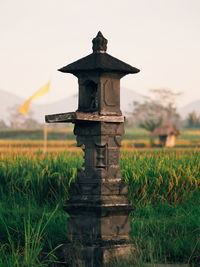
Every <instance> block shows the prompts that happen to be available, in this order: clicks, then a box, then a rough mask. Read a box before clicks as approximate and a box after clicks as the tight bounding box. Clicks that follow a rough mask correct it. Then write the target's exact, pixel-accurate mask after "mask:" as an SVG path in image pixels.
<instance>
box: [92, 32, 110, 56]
mask: <svg viewBox="0 0 200 267" xmlns="http://www.w3.org/2000/svg"><path fill="white" fill-rule="evenodd" d="M92 43H93V47H92V49H93V53H106V50H107V43H108V40H107V39H106V38H104V36H103V34H102V33H101V32H100V31H99V32H98V33H97V36H96V37H95V38H94V39H93V40H92Z"/></svg>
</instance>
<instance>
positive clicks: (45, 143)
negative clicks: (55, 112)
mask: <svg viewBox="0 0 200 267" xmlns="http://www.w3.org/2000/svg"><path fill="white" fill-rule="evenodd" d="M49 88H50V79H49ZM49 88H48V89H49ZM45 107H46V106H45ZM44 111H45V112H44V113H45V114H47V112H46V111H47V110H46V108H44ZM47 142H48V125H47V123H46V122H44V129H43V153H44V154H45V153H46V152H47Z"/></svg>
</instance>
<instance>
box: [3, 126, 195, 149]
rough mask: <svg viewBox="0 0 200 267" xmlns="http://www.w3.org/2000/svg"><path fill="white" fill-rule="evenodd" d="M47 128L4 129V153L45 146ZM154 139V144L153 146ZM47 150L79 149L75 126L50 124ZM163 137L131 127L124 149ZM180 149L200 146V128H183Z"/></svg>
mask: <svg viewBox="0 0 200 267" xmlns="http://www.w3.org/2000/svg"><path fill="white" fill-rule="evenodd" d="M43 139H44V130H43V129H17V130H14V129H9V130H8V129H7V130H3V131H1V132H0V153H7V152H37V151H43V150H44V140H43ZM152 142H153V146H152ZM45 146H46V148H45V150H46V151H48V152H58V151H65V150H67V151H78V150H79V149H78V148H77V147H76V140H75V136H74V134H73V130H72V128H67V129H64V128H63V129H59V128H49V129H48V135H47V142H46V144H45ZM158 147H159V140H158V138H157V137H153V138H152V136H151V135H150V134H149V132H148V131H146V130H144V129H135V128H130V127H129V128H127V129H126V133H125V136H124V138H123V141H122V150H137V149H157V148H158ZM175 148H176V149H181V148H184V149H186V148H187V149H189V148H194V149H200V130H198V129H193V130H191V129H190V130H182V131H181V134H180V135H179V136H178V137H177V139H176V144H175Z"/></svg>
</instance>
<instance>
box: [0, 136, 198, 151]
mask: <svg viewBox="0 0 200 267" xmlns="http://www.w3.org/2000/svg"><path fill="white" fill-rule="evenodd" d="M155 144H156V145H158V140H156V141H155ZM191 147H193V148H194V149H195V150H200V139H199V141H198V142H197V141H191V140H177V142H176V147H175V149H180V150H181V149H185V150H186V149H191ZM147 149H152V148H151V145H150V141H149V140H148V139H147V140H145V139H138V140H137V141H136V140H123V141H122V147H121V150H122V151H127V150H129V151H132V150H133V151H136V150H147ZM159 149H160V148H158V149H157V148H154V150H159ZM38 151H45V152H64V151H71V152H72V151H77V152H78V151H80V148H77V147H76V141H75V140H48V141H47V142H46V143H45V142H44V141H43V140H0V153H11V154H12V153H24V152H29V153H37V152H38Z"/></svg>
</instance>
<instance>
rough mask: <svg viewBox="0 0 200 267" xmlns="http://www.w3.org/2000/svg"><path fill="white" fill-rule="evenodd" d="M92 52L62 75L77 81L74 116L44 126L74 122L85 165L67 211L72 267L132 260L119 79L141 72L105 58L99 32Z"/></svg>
mask: <svg viewBox="0 0 200 267" xmlns="http://www.w3.org/2000/svg"><path fill="white" fill-rule="evenodd" d="M92 42H93V53H92V54H90V55H88V56H86V57H84V58H81V59H79V60H77V61H75V62H73V63H71V64H69V65H67V66H65V67H63V68H61V69H60V70H59V71H61V72H64V73H72V74H73V75H75V76H76V77H77V78H78V83H79V101H78V110H77V111H76V112H69V113H61V114H53V115H47V116H46V122H49V123H58V122H61V123H63V122H73V123H75V129H74V134H75V135H76V137H77V145H78V146H80V147H81V148H82V149H83V151H84V166H83V169H80V170H78V175H77V179H76V181H75V183H74V184H72V186H71V198H70V200H69V202H68V203H67V205H66V206H65V207H64V209H65V210H66V211H67V212H68V214H69V219H68V224H67V231H68V234H67V243H66V245H65V247H64V250H63V253H64V257H65V260H66V262H67V263H68V266H70V267H73V266H74V267H75V266H76V267H79V266H80V267H82V265H83V266H86V267H98V266H99V267H100V266H102V267H103V266H106V265H107V264H108V263H109V262H111V261H112V260H113V259H115V257H124V256H128V254H129V253H130V252H131V250H132V248H133V246H132V245H131V242H130V239H129V230H130V225H129V213H130V211H131V210H132V207H131V206H130V204H129V202H128V200H127V198H126V194H127V186H126V185H125V184H124V183H123V182H122V180H121V173H120V166H119V148H120V146H121V139H122V136H123V134H124V117H123V116H122V114H121V110H120V79H121V78H122V77H124V76H125V75H127V74H129V73H137V72H139V70H138V69H136V68H134V67H132V66H130V65H128V64H126V63H124V62H123V61H120V60H119V59H116V58H114V57H112V56H110V55H109V54H107V53H106V49H107V40H106V39H105V38H104V37H103V35H102V33H101V32H98V34H97V36H96V37H95V38H94V39H93V40H92Z"/></svg>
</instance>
